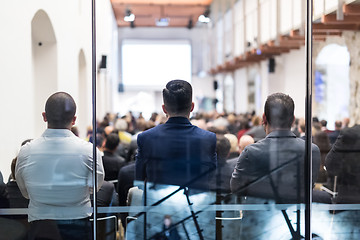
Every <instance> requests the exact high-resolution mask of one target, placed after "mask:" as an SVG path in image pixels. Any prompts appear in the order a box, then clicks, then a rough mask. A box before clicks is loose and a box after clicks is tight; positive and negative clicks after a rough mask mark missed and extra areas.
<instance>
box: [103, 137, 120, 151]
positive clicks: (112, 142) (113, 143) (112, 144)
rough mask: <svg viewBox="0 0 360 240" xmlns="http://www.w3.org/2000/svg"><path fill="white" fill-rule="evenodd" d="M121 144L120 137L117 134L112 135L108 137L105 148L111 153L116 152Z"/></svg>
mask: <svg viewBox="0 0 360 240" xmlns="http://www.w3.org/2000/svg"><path fill="white" fill-rule="evenodd" d="M119 143H120V138H119V135H118V134H116V133H110V134H109V135H108V136H107V137H106V143H105V148H107V149H108V150H110V151H114V150H115V149H116V148H117V146H118V145H119Z"/></svg>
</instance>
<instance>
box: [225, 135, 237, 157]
mask: <svg viewBox="0 0 360 240" xmlns="http://www.w3.org/2000/svg"><path fill="white" fill-rule="evenodd" d="M224 137H226V138H227V139H228V140H229V142H230V146H231V148H230V153H239V146H238V139H237V137H236V136H235V135H234V134H231V133H227V134H225V135H224Z"/></svg>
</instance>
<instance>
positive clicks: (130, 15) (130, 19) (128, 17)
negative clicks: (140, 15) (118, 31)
mask: <svg viewBox="0 0 360 240" xmlns="http://www.w3.org/2000/svg"><path fill="white" fill-rule="evenodd" d="M124 21H125V22H133V21H135V15H134V14H133V13H132V12H131V10H130V9H126V11H125V17H124Z"/></svg>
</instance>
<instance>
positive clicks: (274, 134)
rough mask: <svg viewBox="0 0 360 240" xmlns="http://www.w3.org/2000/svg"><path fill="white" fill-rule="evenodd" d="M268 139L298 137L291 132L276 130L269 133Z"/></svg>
mask: <svg viewBox="0 0 360 240" xmlns="http://www.w3.org/2000/svg"><path fill="white" fill-rule="evenodd" d="M266 137H267V138H281V137H294V138H296V135H295V134H294V133H293V132H291V131H290V130H276V131H272V132H271V133H269V134H268V135H267V136H266Z"/></svg>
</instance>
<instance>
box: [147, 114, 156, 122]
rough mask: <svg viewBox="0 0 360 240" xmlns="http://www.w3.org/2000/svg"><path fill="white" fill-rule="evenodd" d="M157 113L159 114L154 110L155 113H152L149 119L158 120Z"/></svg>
mask: <svg viewBox="0 0 360 240" xmlns="http://www.w3.org/2000/svg"><path fill="white" fill-rule="evenodd" d="M157 115H158V113H157V112H153V113H152V114H151V117H150V119H149V120H151V121H153V122H156V117H157Z"/></svg>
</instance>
